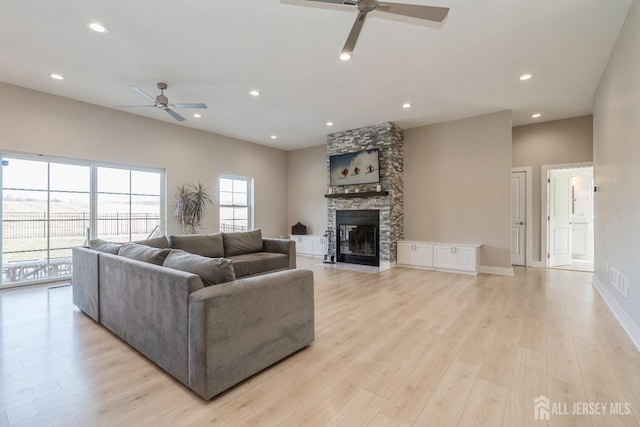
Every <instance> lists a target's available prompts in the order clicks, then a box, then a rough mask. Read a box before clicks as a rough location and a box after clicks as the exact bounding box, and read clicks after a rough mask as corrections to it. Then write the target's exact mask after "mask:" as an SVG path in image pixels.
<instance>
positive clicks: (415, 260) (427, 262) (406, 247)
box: [397, 242, 433, 268]
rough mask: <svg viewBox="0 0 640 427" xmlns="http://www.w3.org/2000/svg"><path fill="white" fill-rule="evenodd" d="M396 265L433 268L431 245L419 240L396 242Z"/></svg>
mask: <svg viewBox="0 0 640 427" xmlns="http://www.w3.org/2000/svg"><path fill="white" fill-rule="evenodd" d="M397 263H398V265H404V266H407V267H421V268H433V245H432V244H430V243H420V242H398V261H397Z"/></svg>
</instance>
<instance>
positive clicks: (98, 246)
mask: <svg viewBox="0 0 640 427" xmlns="http://www.w3.org/2000/svg"><path fill="white" fill-rule="evenodd" d="M121 246H122V243H114V242H107V241H106V240H102V239H93V240H91V241H89V249H93V250H94V251H99V252H106V253H108V254H113V255H118V251H119V250H120V247H121Z"/></svg>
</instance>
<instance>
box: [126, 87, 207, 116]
mask: <svg viewBox="0 0 640 427" xmlns="http://www.w3.org/2000/svg"><path fill="white" fill-rule="evenodd" d="M166 88H167V84H166V83H162V82H160V83H158V89H160V95H158V96H156V97H155V98H154V97H153V96H151V95H149V94H148V93H147V92H145V91H144V90H142V89H140V88H139V87H132V88H131V89H133V90H135V91H136V92H138V93H139V94H140V95H142V96H144V97H145V98H147V99H149V100H150V101H152V102H153V105H121V106H120V108H146V107H155V108H159V109H161V110H164V111H166V112H167V113H168V114H169V115H170V116H171V117H173V118H174V119H176V120H177V121H179V122H184V121H185V120H186V119H185V118H184V117H182V116H181V115H180V114H178V113H176V112H175V111H173V109H174V108H195V109H204V108H207V105H206V104H202V103H195V104H169V99H168V98H167V97H166V96H165V95H164V90H165V89H166Z"/></svg>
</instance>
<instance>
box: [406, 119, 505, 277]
mask: <svg viewBox="0 0 640 427" xmlns="http://www.w3.org/2000/svg"><path fill="white" fill-rule="evenodd" d="M511 127H512V126H511V112H510V111H504V112H500V113H494V114H487V115H483V116H478V117H472V118H469V119H463V120H456V121H452V122H447V123H440V124H436V125H430V126H423V127H419V128H413V129H408V130H406V131H405V133H404V134H405V158H404V170H405V173H404V187H405V201H404V207H405V213H404V236H405V239H407V240H426V241H435V242H452V243H482V244H483V247H482V250H481V260H480V264H481V265H482V266H485V267H490V268H496V269H499V270H500V269H504V270H503V272H505V273H506V272H508V271H511V240H510V236H511V148H512V144H511Z"/></svg>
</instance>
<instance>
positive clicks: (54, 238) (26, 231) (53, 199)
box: [0, 154, 164, 288]
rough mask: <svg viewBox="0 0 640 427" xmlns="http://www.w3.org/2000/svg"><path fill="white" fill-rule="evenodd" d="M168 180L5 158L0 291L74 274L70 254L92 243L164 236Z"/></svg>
mask: <svg viewBox="0 0 640 427" xmlns="http://www.w3.org/2000/svg"><path fill="white" fill-rule="evenodd" d="M163 180H164V174H163V173H162V172H161V171H158V170H153V171H152V170H148V171H145V170H135V169H128V168H126V169H119V168H114V167H106V166H100V165H98V164H95V163H92V162H89V161H74V160H66V159H59V158H55V159H54V158H46V157H40V156H38V157H35V156H29V155H13V154H12V155H4V156H2V166H0V199H1V200H2V205H1V209H2V210H1V212H2V228H1V230H2V231H1V232H2V234H1V236H0V265H1V266H2V275H1V276H0V288H1V287H2V286H4V285H10V286H13V285H15V284H20V283H23V282H30V283H33V282H34V281H48V280H57V279H60V278H66V277H68V276H70V275H71V269H72V265H71V248H72V247H74V246H79V245H82V244H83V243H84V242H86V240H87V238H89V237H91V238H95V237H100V238H103V239H107V240H112V241H120V242H124V241H129V240H138V239H144V238H146V237H148V236H149V235H151V234H153V233H154V232H155V233H157V234H162V233H163V232H164V228H163V225H164V218H163V217H162V212H163V209H162V208H161V206H162V205H163V203H164V201H163V200H164V199H163V197H164V196H163V193H162V188H163V184H162V183H163ZM92 207H93V208H92ZM88 233H90V235H89V234H88Z"/></svg>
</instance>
